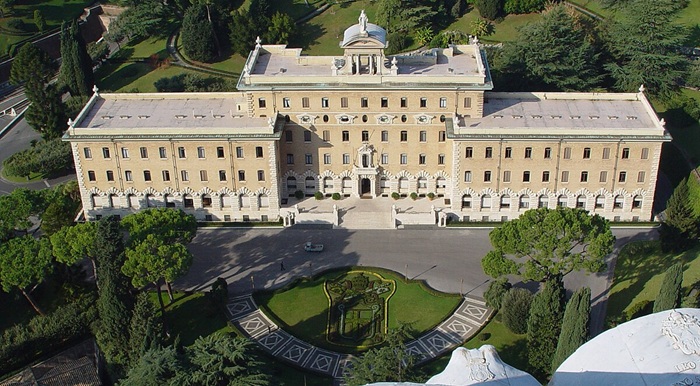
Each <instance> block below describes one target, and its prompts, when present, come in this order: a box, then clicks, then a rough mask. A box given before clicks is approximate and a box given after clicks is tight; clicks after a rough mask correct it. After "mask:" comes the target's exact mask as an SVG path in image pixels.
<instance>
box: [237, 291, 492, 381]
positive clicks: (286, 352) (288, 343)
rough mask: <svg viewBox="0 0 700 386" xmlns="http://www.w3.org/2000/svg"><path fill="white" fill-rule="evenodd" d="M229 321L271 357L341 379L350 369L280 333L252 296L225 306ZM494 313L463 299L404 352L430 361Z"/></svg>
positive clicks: (345, 360) (343, 360)
mask: <svg viewBox="0 0 700 386" xmlns="http://www.w3.org/2000/svg"><path fill="white" fill-rule="evenodd" d="M226 308H227V310H228V312H229V314H230V315H231V321H232V322H233V323H234V324H235V325H236V326H238V327H239V328H240V329H241V330H242V332H244V333H245V335H247V336H249V337H250V338H251V339H253V340H254V341H256V342H257V343H258V344H259V345H260V346H262V348H263V349H264V350H265V351H267V352H269V353H270V354H272V355H274V356H276V357H278V358H280V359H283V360H285V361H288V362H291V363H292V364H294V365H296V366H299V367H302V368H304V369H307V370H311V371H314V372H318V373H321V374H324V375H330V376H332V377H334V378H336V380H337V379H340V378H342V377H343V373H345V372H346V371H347V369H348V368H349V366H351V364H352V362H351V358H352V356H350V355H347V354H340V353H336V352H332V351H328V350H324V349H320V348H318V347H315V346H312V345H311V344H309V343H307V342H303V341H301V340H299V339H297V338H295V337H293V336H292V335H290V334H289V333H287V332H286V331H283V330H280V329H279V327H278V326H277V325H276V324H275V323H274V322H272V321H271V320H270V319H269V318H268V317H267V316H265V314H263V313H262V311H260V310H259V309H258V306H257V304H255V301H253V298H252V296H250V295H248V296H242V297H238V298H233V299H231V300H230V301H229V303H228V304H227V305H226ZM492 314H493V310H491V309H489V308H488V307H486V304H485V303H484V302H483V301H482V300H480V299H476V298H472V297H465V298H464V300H463V301H462V303H461V304H460V305H459V307H457V310H456V311H455V313H454V314H452V315H451V316H450V317H449V318H447V319H446V320H444V321H443V322H442V323H440V324H439V325H438V326H437V327H435V328H434V329H433V330H431V331H428V332H427V333H425V334H423V335H422V336H420V337H419V338H418V339H416V340H413V341H410V342H407V343H406V352H407V353H409V354H412V355H414V356H415V358H416V360H417V362H418V363H421V362H424V361H427V360H429V359H432V358H434V357H436V356H438V355H440V354H442V353H444V352H446V351H447V350H450V349H452V348H453V347H455V346H457V345H459V344H461V343H462V342H465V341H466V340H468V339H469V338H471V337H472V336H473V335H474V333H475V332H476V331H477V330H478V329H479V327H480V326H481V325H483V324H484V323H486V322H487V321H488V319H489V318H490V317H491V315H492Z"/></svg>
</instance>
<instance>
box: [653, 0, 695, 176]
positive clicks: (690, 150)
mask: <svg viewBox="0 0 700 386" xmlns="http://www.w3.org/2000/svg"><path fill="white" fill-rule="evenodd" d="M699 1H700V0H699ZM682 92H683V94H685V95H686V96H688V97H691V98H693V99H695V100H696V101H698V103H700V91H695V90H689V89H682ZM653 106H654V110H656V112H657V113H659V114H664V113H666V106H665V105H664V104H663V101H659V100H654V101H653ZM666 128H667V129H668V131H669V132H670V133H671V136H672V137H673V143H674V144H675V145H676V146H678V147H680V148H682V149H683V150H684V151H685V152H686V153H687V154H688V155H689V156H690V157H691V158H693V159H694V160H696V162H698V161H699V160H700V123H698V122H696V123H694V124H692V125H690V126H685V127H676V126H672V125H670V124H667V125H666Z"/></svg>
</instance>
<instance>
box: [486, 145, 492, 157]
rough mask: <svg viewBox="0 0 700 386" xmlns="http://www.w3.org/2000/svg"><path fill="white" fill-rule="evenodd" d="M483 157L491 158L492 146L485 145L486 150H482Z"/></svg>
mask: <svg viewBox="0 0 700 386" xmlns="http://www.w3.org/2000/svg"><path fill="white" fill-rule="evenodd" d="M484 153H485V154H484V157H485V158H492V157H493V148H492V147H490V146H489V147H487V148H486V151H485V152H484Z"/></svg>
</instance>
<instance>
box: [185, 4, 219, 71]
mask: <svg viewBox="0 0 700 386" xmlns="http://www.w3.org/2000/svg"><path fill="white" fill-rule="evenodd" d="M214 34H215V32H214V27H213V26H212V24H211V23H209V22H208V19H207V9H206V7H204V6H203V5H192V6H191V7H189V8H187V11H186V12H185V17H184V18H183V20H182V29H181V30H180V37H181V38H182V47H183V49H184V51H185V55H187V56H188V57H189V58H190V59H192V60H196V61H198V62H211V61H212V60H213V59H214V57H215V56H216V43H215V41H214V39H215V36H214Z"/></svg>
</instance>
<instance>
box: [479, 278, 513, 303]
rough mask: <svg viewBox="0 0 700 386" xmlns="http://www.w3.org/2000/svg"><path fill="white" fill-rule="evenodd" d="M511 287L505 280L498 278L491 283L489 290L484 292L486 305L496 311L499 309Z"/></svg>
mask: <svg viewBox="0 0 700 386" xmlns="http://www.w3.org/2000/svg"><path fill="white" fill-rule="evenodd" d="M511 287H512V285H511V284H510V282H509V281H508V279H506V278H504V277H503V278H500V279H496V280H494V281H492V282H491V283H490V284H489V288H488V289H487V290H486V292H484V298H485V299H486V305H487V306H489V307H491V308H494V309H496V310H498V309H500V308H501V303H502V301H503V296H505V294H506V293H508V291H509V290H510V288H511Z"/></svg>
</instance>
